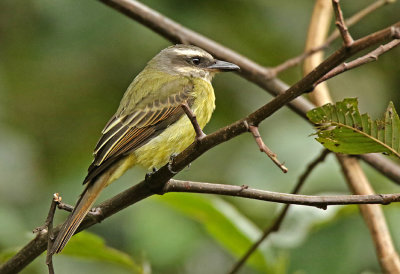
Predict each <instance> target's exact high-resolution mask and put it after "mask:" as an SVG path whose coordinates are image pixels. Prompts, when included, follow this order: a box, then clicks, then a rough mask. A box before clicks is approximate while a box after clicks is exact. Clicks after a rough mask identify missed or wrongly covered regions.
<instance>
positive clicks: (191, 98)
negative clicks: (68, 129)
mask: <svg viewBox="0 0 400 274" xmlns="http://www.w3.org/2000/svg"><path fill="white" fill-rule="evenodd" d="M238 69H239V67H238V66H237V65H235V64H232V63H228V62H224V61H220V60H217V59H215V58H213V57H212V56H211V54H209V53H208V52H206V51H204V50H202V49H200V48H198V47H195V46H187V45H175V46H171V47H168V48H166V49H164V50H162V51H161V52H160V53H159V54H157V55H156V56H155V57H154V58H153V59H151V60H150V62H148V64H147V66H146V67H145V68H144V69H143V71H142V72H140V73H139V74H138V75H137V76H136V78H135V79H134V80H133V82H132V83H131V84H130V86H129V87H128V89H127V91H126V92H125V94H124V96H123V98H122V100H121V103H120V105H119V108H118V110H117V112H116V113H115V115H114V116H113V117H112V118H111V119H110V121H109V122H108V123H107V124H106V126H105V127H104V129H103V131H102V136H101V138H100V140H99V142H98V143H97V145H96V148H95V150H94V161H93V163H92V164H91V165H90V166H89V169H88V174H87V176H86V178H85V180H84V181H83V184H86V188H85V190H84V191H83V193H82V194H81V196H80V198H79V200H78V202H77V203H76V205H75V208H74V210H73V211H72V213H71V215H70V216H69V217H68V219H67V220H66V222H65V223H64V225H63V227H62V229H61V231H60V232H59V233H58V236H57V238H56V240H55V242H54V244H53V247H52V249H51V250H50V252H51V253H52V254H54V253H59V252H60V251H61V250H62V249H63V248H64V246H65V245H66V244H67V242H68V241H69V239H70V238H71V237H72V235H73V234H74V232H75V231H76V229H77V228H78V226H79V225H80V223H81V222H82V220H83V218H84V217H85V215H86V214H87V213H88V211H89V210H90V208H91V207H92V205H93V203H94V202H95V200H96V198H97V197H98V196H99V194H100V192H101V191H102V190H103V189H104V188H105V187H106V186H108V185H109V184H110V183H111V182H113V181H114V180H116V179H117V178H119V177H120V176H121V175H122V174H123V173H124V172H125V171H126V170H127V169H129V168H130V167H132V166H134V165H140V166H143V167H145V168H147V169H150V170H151V169H153V168H159V167H161V166H163V165H164V164H166V163H167V162H168V161H169V158H170V156H171V155H173V154H177V153H180V152H182V151H183V150H184V149H185V148H186V147H188V146H189V145H190V144H191V143H192V142H193V141H194V139H195V136H196V133H195V130H194V127H193V126H192V124H191V122H190V119H189V118H188V116H187V115H185V111H184V106H186V107H187V106H188V107H189V108H190V110H191V111H192V112H193V114H194V115H195V117H196V118H197V122H198V124H199V126H200V128H204V126H205V125H206V124H207V123H208V121H209V120H210V118H211V114H212V112H213V111H214V108H215V95H214V89H213V87H212V85H211V79H212V78H213V76H214V75H215V74H216V73H217V72H220V71H232V70H238Z"/></svg>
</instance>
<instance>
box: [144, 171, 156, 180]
mask: <svg viewBox="0 0 400 274" xmlns="http://www.w3.org/2000/svg"><path fill="white" fill-rule="evenodd" d="M156 172H157V168H155V167H153V169H152V171H151V172H147V173H146V176H145V177H144V181H145V182H146V183H148V182H149V180H150V178H151V176H153V174H154V173H156Z"/></svg>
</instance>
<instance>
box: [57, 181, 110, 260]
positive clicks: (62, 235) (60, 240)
mask: <svg viewBox="0 0 400 274" xmlns="http://www.w3.org/2000/svg"><path fill="white" fill-rule="evenodd" d="M109 178H110V176H108V174H103V176H100V177H99V178H98V179H96V181H94V182H89V183H88V186H87V187H86V189H85V190H84V191H83V193H82V195H81V197H80V198H79V200H78V202H77V203H76V205H75V208H74V210H73V211H72V213H71V215H70V216H69V217H68V219H67V220H66V221H65V223H64V225H63V226H62V228H61V230H60V232H59V233H58V235H57V238H56V240H55V241H54V243H53V246H52V248H51V250H50V253H51V254H54V253H59V252H61V250H62V249H63V248H64V247H65V245H66V244H67V243H68V241H69V239H71V237H72V235H74V233H75V231H76V230H77V229H78V227H79V225H80V224H81V222H82V221H83V218H84V217H85V216H86V214H87V213H88V212H89V210H90V209H91V207H92V205H93V204H94V202H95V201H96V199H97V197H98V196H99V195H100V193H101V191H102V190H103V189H104V188H105V187H106V186H107V184H108V180H109Z"/></svg>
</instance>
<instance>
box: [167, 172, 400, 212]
mask: <svg viewBox="0 0 400 274" xmlns="http://www.w3.org/2000/svg"><path fill="white" fill-rule="evenodd" d="M168 192H188V193H204V194H217V195H224V196H233V197H242V198H249V199H253V200H260V201H267V202H276V203H283V204H294V205H304V206H313V207H317V208H321V209H326V208H327V207H328V206H330V205H352V204H382V205H387V204H390V203H392V202H400V193H396V194H376V195H332V196H311V195H299V194H288V193H280V192H272V191H267V190H260V189H254V188H250V187H242V186H237V185H226V184H212V183H204V182H192V181H181V180H173V179H171V180H169V181H168V182H167V183H166V184H165V186H164V188H163V191H162V193H168Z"/></svg>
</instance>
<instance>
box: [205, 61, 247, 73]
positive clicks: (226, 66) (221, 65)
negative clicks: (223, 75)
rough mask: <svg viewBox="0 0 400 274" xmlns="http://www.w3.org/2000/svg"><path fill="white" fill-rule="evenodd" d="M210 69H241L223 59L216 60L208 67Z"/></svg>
mask: <svg viewBox="0 0 400 274" xmlns="http://www.w3.org/2000/svg"><path fill="white" fill-rule="evenodd" d="M207 68H208V69H212V70H219V71H231V70H239V69H240V67H239V66H237V65H235V64H232V63H229V62H225V61H221V60H216V62H215V63H214V64H212V65H210V66H208V67H207Z"/></svg>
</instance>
